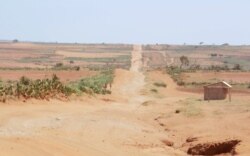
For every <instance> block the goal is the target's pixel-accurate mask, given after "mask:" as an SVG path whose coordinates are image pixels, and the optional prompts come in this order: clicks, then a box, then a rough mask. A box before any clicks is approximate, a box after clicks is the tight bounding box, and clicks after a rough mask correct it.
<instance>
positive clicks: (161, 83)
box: [154, 82, 167, 88]
mask: <svg viewBox="0 0 250 156" xmlns="http://www.w3.org/2000/svg"><path fill="white" fill-rule="evenodd" d="M154 85H155V86H156V87H163V88H166V87H167V85H166V83H164V82H155V83H154Z"/></svg>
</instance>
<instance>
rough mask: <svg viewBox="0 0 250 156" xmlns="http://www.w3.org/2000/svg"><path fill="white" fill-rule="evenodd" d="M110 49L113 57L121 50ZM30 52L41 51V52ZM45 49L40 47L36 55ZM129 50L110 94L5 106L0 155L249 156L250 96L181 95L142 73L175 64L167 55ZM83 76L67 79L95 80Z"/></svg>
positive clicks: (0, 115)
mask: <svg viewBox="0 0 250 156" xmlns="http://www.w3.org/2000/svg"><path fill="white" fill-rule="evenodd" d="M2 46H3V45H2ZM5 46H6V47H5V48H6V49H8V45H5ZM13 46H17V45H11V47H12V48H13ZM26 46H27V45H25V44H24V45H21V44H20V45H19V47H18V49H19V48H21V49H22V50H24V49H25V48H27V47H26ZM46 46H49V45H46ZM50 46H54V45H50ZM75 46H76V47H75ZM75 46H72V45H65V46H64V47H63V48H64V50H63V51H65V48H67V49H68V50H66V51H72V52H73V51H75V52H77V51H78V50H79V49H78V47H77V46H81V45H75ZM85 46H86V45H85ZM102 46H103V45H98V46H97V45H96V47H95V46H93V45H88V46H87V47H85V48H83V47H82V49H84V50H83V51H88V49H90V50H89V51H92V50H93V49H96V48H98V49H99V50H100V51H99V50H97V51H96V53H102V52H103V51H102V50H101V49H102V48H103V47H102ZM110 46H111V47H110V48H111V49H110V50H109V52H112V53H113V52H114V51H116V50H117V49H119V47H118V48H117V47H116V46H115V45H110ZM28 47H29V48H31V49H36V48H37V45H33V44H32V45H29V46H28ZM128 47H130V46H128ZM42 48H44V47H43V46H42V45H40V47H39V49H42ZM61 48H62V47H61ZM112 48H114V49H115V50H114V49H113V50H112ZM130 48H131V50H130V51H129V50H128V52H127V53H129V54H130V55H131V67H130V69H129V70H126V69H116V70H115V73H114V74H115V77H114V82H113V84H112V94H111V95H95V96H87V95H85V96H81V97H74V96H73V97H70V99H69V100H68V101H64V102H63V101H58V100H55V99H54V100H53V99H52V100H50V101H41V100H34V99H31V100H28V101H27V102H23V101H17V100H10V101H7V103H2V104H0V149H1V150H0V155H11V156H34V155H36V156H44V155H48V156H55V155H56V156H57V155H58V156H59V155H60V156H106V155H107V156H117V155H119V156H127V155H135V156H165V155H177V156H179V155H180V156H182V155H183V156H185V155H187V153H188V151H190V150H191V149H193V148H195V147H196V145H200V146H201V148H205V147H216V148H214V149H213V150H212V151H210V152H217V153H218V152H221V151H222V152H221V153H222V154H223V155H233V154H234V153H232V152H234V151H235V152H236V153H237V154H239V155H249V154H250V137H249V136H250V135H249V134H250V125H249V124H246V123H249V122H250V103H249V101H250V96H249V95H250V94H245V93H244V94H241V93H238V94H235V95H234V94H233V99H232V102H229V101H228V100H223V101H211V102H206V101H203V100H202V97H203V95H202V93H200V92H199V93H198V94H197V93H192V92H183V91H181V90H180V89H178V88H179V87H178V86H177V85H176V84H175V82H174V81H173V80H172V79H171V77H170V75H168V74H166V73H165V72H163V71H162V70H151V71H147V70H144V69H149V68H151V67H154V68H155V67H157V66H158V65H157V60H158V59H161V60H162V64H164V66H165V65H166V64H172V63H174V60H173V59H172V56H171V55H170V54H167V55H166V54H165V53H162V52H157V51H156V52H155V53H157V54H154V53H152V52H151V53H150V54H145V53H147V52H145V49H144V48H143V47H141V46H140V45H135V46H134V48H132V47H130ZM157 48H158V49H157ZM0 49H1V48H0ZM132 49H134V50H132ZM1 50H2V49H1ZM12 50H13V49H12ZM106 50H107V49H106ZM106 50H105V51H106ZM156 50H158V51H159V50H162V49H161V48H159V47H156ZM78 52H79V51H78ZM122 53H123V52H122ZM74 55H75V54H74ZM155 55H156V56H155ZM115 56H116V55H115ZM160 56H165V57H164V59H162V57H160ZM168 56H171V57H170V58H169V57H168ZM167 57H168V58H167ZM145 60H147V62H146V63H145V62H144V61H145ZM150 61H151V62H150ZM152 61H153V62H152ZM53 63H54V62H53ZM165 63H166V64H165ZM159 66H160V65H159ZM162 66H163V65H162ZM1 72H2V71H1ZM14 72H17V71H14ZM18 72H20V71H18ZM27 72H28V71H27ZM33 72H34V71H33ZM58 72H59V73H58V74H60V72H64V71H58ZM67 72H69V71H67ZM78 72H79V73H78V74H79V75H74V74H76V73H77V71H74V74H72V75H71V74H70V75H71V76H72V77H74V78H75V77H78V76H79V77H82V76H84V75H85V74H95V73H89V72H87V71H78ZM81 72H83V73H82V74H83V75H81ZM8 73H9V74H10V75H12V73H11V72H10V71H7V72H6V74H8ZM15 74H16V73H15ZM39 74H41V73H39V72H38V75H39ZM43 74H44V73H43ZM67 74H68V73H67ZM67 74H66V75H67ZM195 74H197V75H192V73H191V74H190V75H188V76H186V77H187V80H188V79H189V78H190V79H192V76H193V77H195V78H196V77H197V76H198V74H199V73H195ZM206 74H208V75H209V73H206ZM219 74H221V75H219V76H218V78H220V79H224V77H223V76H224V75H225V74H227V73H219ZM234 74H239V75H240V76H239V77H245V79H240V78H238V77H237V76H234V77H233V76H232V77H233V78H234V79H233V80H235V81H245V80H247V79H248V78H247V77H248V76H249V75H248V74H249V73H234ZM244 74H245V75H244ZM3 75H4V74H3ZM31 75H32V74H31ZM66 75H64V74H62V76H61V77H66ZM213 76H214V75H211V77H213ZM6 77H8V76H6ZM14 77H17V76H14ZM225 77H226V76H225ZM34 78H35V76H34ZM69 78H70V77H69ZM208 79H210V78H208ZM155 84H165V85H166V86H165V87H164V86H162V85H161V86H160V85H155ZM238 141H240V142H239V144H237V145H236V144H235V146H234V145H233V146H231V144H230V143H231V142H232V143H234V142H237V143H238ZM206 143H207V144H206ZM223 146H224V148H223ZM225 149H226V150H225ZM195 151H196V152H197V151H198V149H196V150H195ZM203 155H207V154H203Z"/></svg>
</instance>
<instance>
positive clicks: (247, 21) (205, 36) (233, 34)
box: [0, 0, 250, 44]
mask: <svg viewBox="0 0 250 156" xmlns="http://www.w3.org/2000/svg"><path fill="white" fill-rule="evenodd" d="M16 38H17V39H19V40H23V41H45V42H55V41H58V42H79V43H80V42H81V43H102V42H105V43H168V44H183V43H187V44H198V43H199V42H201V41H202V42H204V43H206V44H213V43H215V44H222V43H230V44H250V1H249V0H0V39H8V40H12V39H16Z"/></svg>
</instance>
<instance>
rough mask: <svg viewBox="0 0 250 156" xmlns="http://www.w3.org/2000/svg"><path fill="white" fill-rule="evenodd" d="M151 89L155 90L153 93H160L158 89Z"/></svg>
mask: <svg viewBox="0 0 250 156" xmlns="http://www.w3.org/2000/svg"><path fill="white" fill-rule="evenodd" d="M150 91H151V92H153V93H158V90H157V89H151V90H150Z"/></svg>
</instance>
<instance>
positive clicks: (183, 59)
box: [180, 56, 189, 68]
mask: <svg viewBox="0 0 250 156" xmlns="http://www.w3.org/2000/svg"><path fill="white" fill-rule="evenodd" d="M180 61H181V66H180V68H182V67H183V66H189V59H188V57H187V56H181V57H180Z"/></svg>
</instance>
